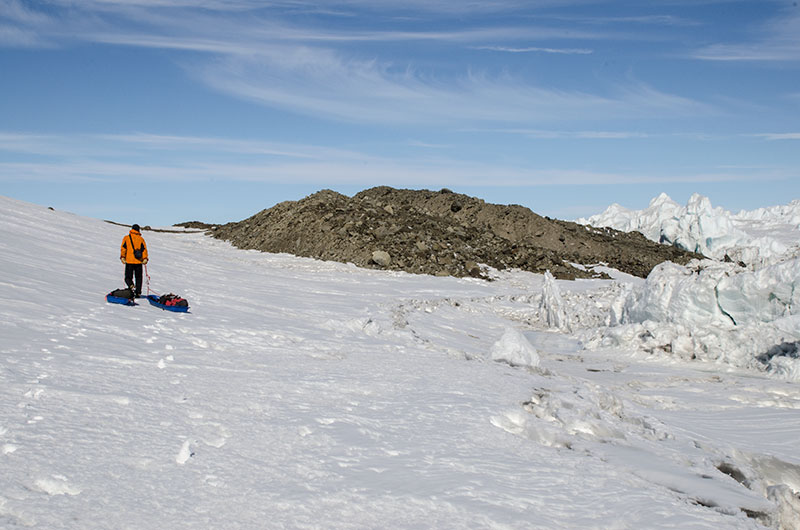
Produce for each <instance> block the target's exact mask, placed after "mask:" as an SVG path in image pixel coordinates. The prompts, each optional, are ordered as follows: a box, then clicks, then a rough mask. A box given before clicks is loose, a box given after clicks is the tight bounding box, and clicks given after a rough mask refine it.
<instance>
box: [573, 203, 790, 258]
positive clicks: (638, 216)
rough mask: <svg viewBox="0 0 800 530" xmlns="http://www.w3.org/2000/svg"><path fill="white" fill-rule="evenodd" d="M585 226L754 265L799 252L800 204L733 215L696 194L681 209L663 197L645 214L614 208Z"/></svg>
mask: <svg viewBox="0 0 800 530" xmlns="http://www.w3.org/2000/svg"><path fill="white" fill-rule="evenodd" d="M578 222H579V223H582V224H587V225H592V226H599V227H603V226H605V227H610V228H615V229H617V230H622V231H624V232H633V231H637V232H641V233H642V234H644V235H645V237H647V238H648V239H651V240H653V241H658V242H660V243H666V244H670V245H676V246H678V247H680V248H683V249H685V250H690V251H693V252H698V253H700V254H703V255H704V256H707V257H709V258H715V259H719V260H722V259H724V258H725V257H726V256H727V257H728V258H729V259H731V260H733V261H736V262H742V263H744V264H746V265H750V266H762V265H769V264H773V263H776V262H778V261H782V260H783V259H785V258H786V257H791V256H794V255H796V254H797V253H798V250H799V249H798V240H799V239H800V200H795V201H792V202H791V203H789V204H788V205H783V206H773V207H769V208H760V209H757V210H753V211H741V212H739V213H738V214H734V213H731V212H729V211H726V210H724V209H722V208H719V207H717V208H714V207H712V206H711V201H710V200H709V199H708V197H704V196H702V195H699V194H694V195H692V197H691V198H690V199H689V202H688V203H687V205H686V206H680V205H679V204H678V203H676V202H675V201H673V200H672V199H671V198H670V197H669V196H668V195H666V194H665V193H662V194H661V195H659V196H658V197H656V198H654V199H653V200H652V201H650V205H649V206H648V207H647V208H645V209H644V210H629V209H627V208H624V207H622V206H620V205H619V204H612V205H611V206H609V207H608V209H606V211H604V212H603V213H600V214H598V215H594V216H592V217H590V218H588V219H578Z"/></svg>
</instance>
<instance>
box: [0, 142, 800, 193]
mask: <svg viewBox="0 0 800 530" xmlns="http://www.w3.org/2000/svg"><path fill="white" fill-rule="evenodd" d="M0 145H2V150H3V151H4V152H6V153H11V154H12V155H13V158H15V159H17V160H16V161H14V162H10V161H6V162H0V182H20V181H25V182H43V183H46V182H53V183H70V182H74V183H78V184H80V183H97V182H128V181H130V182H141V181H147V182H193V183H199V182H204V181H217V182H219V181H227V182H231V183H233V182H263V183H285V182H287V181H288V182H294V183H307V184H316V185H320V186H326V187H330V186H370V185H374V183H375V182H376V178H377V179H378V180H379V181H380V182H381V183H383V184H387V185H393V186H417V187H428V186H481V185H485V184H486V183H487V182H491V183H492V185H493V186H549V185H553V183H558V184H560V185H590V184H591V185H597V184H604V185H612V184H646V183H681V182H694V183H698V182H732V181H738V182H746V181H754V182H758V181H763V180H778V179H785V178H790V177H792V176H794V173H792V171H790V170H786V169H782V168H781V167H756V168H748V167H733V166H728V167H720V168H717V169H716V170H714V171H684V172H675V171H659V170H657V169H656V168H652V169H650V170H647V171H630V170H629V171H625V172H612V171H588V170H582V169H574V168H570V167H568V163H569V161H565V162H564V163H565V165H564V166H563V167H551V168H533V169H532V168H530V167H527V166H523V165H510V164H499V163H492V162H487V161H479V160H467V159H464V158H463V157H462V158H450V157H443V156H437V157H435V158H431V157H426V156H423V152H422V151H421V152H420V155H421V156H414V157H409V156H401V155H398V156H396V157H386V156H376V155H372V154H368V153H363V152H358V151H348V150H342V149H337V148H331V147H328V146H317V145H307V144H291V143H275V142H263V141H257V140H248V139H236V138H215V137H200V136H170V135H157V134H131V135H117V134H111V135H83V136H81V135H77V136H76V135H35V134H20V133H13V132H5V133H0ZM413 147H418V148H420V149H424V150H427V149H429V148H430V147H431V146H429V145H420V144H417V145H415V146H413ZM434 147H446V146H434ZM187 154H190V155H191V156H186V155H187ZM243 154H246V155H248V156H241V155H243Z"/></svg>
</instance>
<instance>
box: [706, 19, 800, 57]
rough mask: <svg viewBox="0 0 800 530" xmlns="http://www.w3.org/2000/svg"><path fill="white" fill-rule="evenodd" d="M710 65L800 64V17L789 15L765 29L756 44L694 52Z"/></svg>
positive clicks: (712, 47) (761, 31) (724, 46)
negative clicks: (716, 63)
mask: <svg viewBox="0 0 800 530" xmlns="http://www.w3.org/2000/svg"><path fill="white" fill-rule="evenodd" d="M693 57H695V58H696V59H703V60H708V61H753V62H777V61H781V62H783V61H790V62H791V61H800V13H798V9H797V8H795V9H794V10H793V12H785V13H784V15H783V16H782V17H780V18H776V19H773V20H771V21H770V22H768V23H767V24H765V25H763V26H762V27H761V28H760V29H759V34H758V36H757V37H756V38H755V39H754V40H753V42H747V43H736V44H722V43H720V44H713V45H711V46H707V47H705V48H701V49H699V50H697V51H696V52H694V54H693Z"/></svg>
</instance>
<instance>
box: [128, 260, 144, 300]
mask: <svg viewBox="0 0 800 530" xmlns="http://www.w3.org/2000/svg"><path fill="white" fill-rule="evenodd" d="M134 274H135V275H136V296H139V295H140V294H142V264H141V263H126V264H125V285H127V286H128V287H130V288H131V289H133V275H134Z"/></svg>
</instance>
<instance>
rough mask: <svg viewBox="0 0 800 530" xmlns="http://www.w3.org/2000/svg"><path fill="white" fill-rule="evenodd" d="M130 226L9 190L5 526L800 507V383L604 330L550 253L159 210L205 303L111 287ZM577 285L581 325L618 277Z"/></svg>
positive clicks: (173, 275) (1, 253)
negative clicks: (126, 297)
mask: <svg viewBox="0 0 800 530" xmlns="http://www.w3.org/2000/svg"><path fill="white" fill-rule="evenodd" d="M125 233H126V230H125V229H123V228H121V227H117V226H112V225H109V224H106V223H103V222H100V221H96V220H91V219H85V218H81V217H78V216H74V215H71V214H68V213H63V212H55V211H50V210H47V209H45V208H42V207H38V206H33V205H29V204H25V203H21V202H18V201H14V200H11V199H6V198H0V271H2V275H1V276H2V283H0V334H1V335H2V342H1V343H0V349H1V351H2V356H0V469H2V476H3V479H2V480H0V527H15V526H21V527H33V528H76V529H77V528H81V529H91V528H614V527H615V528H676V527H677V528H762V527H764V526H768V527H773V528H778V527H779V526H781V525H782V527H783V528H798V523H797V521H798V520H800V518H798V514H800V511H799V508H798V507H799V506H800V501H798V496H797V492H799V491H800V458H798V456H797V447H798V442H797V440H798V439H799V438H800V436H799V435H800V388H799V387H798V386H797V384H796V383H793V382H791V381H784V380H780V379H777V378H771V377H767V376H766V375H765V374H763V373H760V372H755V371H746V370H741V369H737V368H733V367H725V366H721V365H719V364H713V363H690V362H686V361H683V360H681V359H675V358H671V357H668V356H657V355H651V356H644V355H642V354H641V352H632V351H624V350H618V349H608V348H606V349H602V348H598V349H595V350H584V349H583V347H582V345H581V343H580V342H579V339H578V338H577V337H576V336H573V335H570V334H568V333H557V332H555V331H553V330H549V329H547V328H546V326H545V325H544V320H543V319H544V318H545V316H544V315H543V314H542V309H541V308H540V307H539V304H540V300H541V297H542V293H543V289H544V287H545V283H546V282H545V281H544V279H543V278H542V277H541V276H536V275H531V274H527V273H517V272H504V273H498V275H497V279H496V281H494V282H483V281H479V280H472V279H453V278H433V277H426V276H414V275H408V274H404V273H394V272H377V271H365V270H360V269H357V268H355V267H353V266H349V265H343V264H337V263H324V262H319V261H314V260H308V259H300V258H294V257H291V256H286V255H274V254H262V253H258V252H253V251H241V250H236V249H233V248H231V247H230V246H229V245H228V244H226V243H223V242H220V241H216V240H213V239H210V238H207V237H205V236H203V235H201V234H160V233H153V232H146V233H145V234H144V235H145V237H146V240H147V242H148V247H149V249H150V252H151V256H152V258H151V259H152V262H151V264H150V266H149V272H150V275H151V276H152V287H153V288H154V289H157V290H158V291H159V292H166V291H171V292H175V293H178V294H181V295H183V296H185V297H186V298H187V299H188V300H189V302H190V305H191V308H190V313H188V314H178V313H169V312H164V311H160V310H158V309H156V308H153V307H150V306H149V304H147V303H146V301H145V300H142V301H139V303H138V305H136V306H134V307H123V306H118V305H112V304H107V303H106V302H105V300H104V298H103V297H104V294H105V293H106V292H108V291H110V290H112V289H114V288H116V287H119V286H120V285H121V284H122V269H121V266H120V265H119V263H118V261H117V259H116V255H117V250H118V245H119V242H120V240H121V238H122V237H123V236H124V235H125ZM553 285H555V284H553ZM557 285H558V287H560V288H561V290H562V292H563V293H564V294H565V295H566V296H567V298H568V299H569V300H579V303H580V304H581V305H582V307H583V308H584V309H585V310H584V311H583V312H582V316H580V317H575V316H573V318H581V319H583V320H582V321H580V322H575V321H573V322H572V324H573V325H576V326H577V327H587V326H602V325H603V318H604V317H603V315H604V314H605V312H606V310H607V307H608V304H610V303H611V302H612V301H613V300H614V299H615V297H616V296H617V294H618V290H619V287H618V284H617V283H614V282H609V281H591V282H586V281H585V282H572V283H570V282H557ZM552 288H553V287H552V286H551V287H550V289H552ZM548 296H554V293H552V292H550V294H549V295H548ZM509 328H512V329H516V330H518V331H523V335H524V337H525V338H524V339H520V338H519V337H518V336H516V335H513V334H512V335H508V333H509V332H508V330H509ZM520 340H527V341H528V342H529V343H530V346H531V350H530V351H529V352H528V356H527V357H525V356H522V357H520V355H519V354H514V353H513V352H510V351H502V350H503V348H506V349H508V348H511V347H514V345H515V344H519V341H520ZM531 351H535V352H536V356H537V358H536V359H534V357H532V355H533V354H531V353H530V352H531ZM493 355H494V356H495V358H497V359H498V360H502V361H504V362H495V361H493V360H492V358H493ZM519 359H523V360H525V359H527V362H528V363H529V364H528V365H525V363H522V364H519V363H518V362H516V361H518V360H519ZM512 365H514V366H512Z"/></svg>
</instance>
